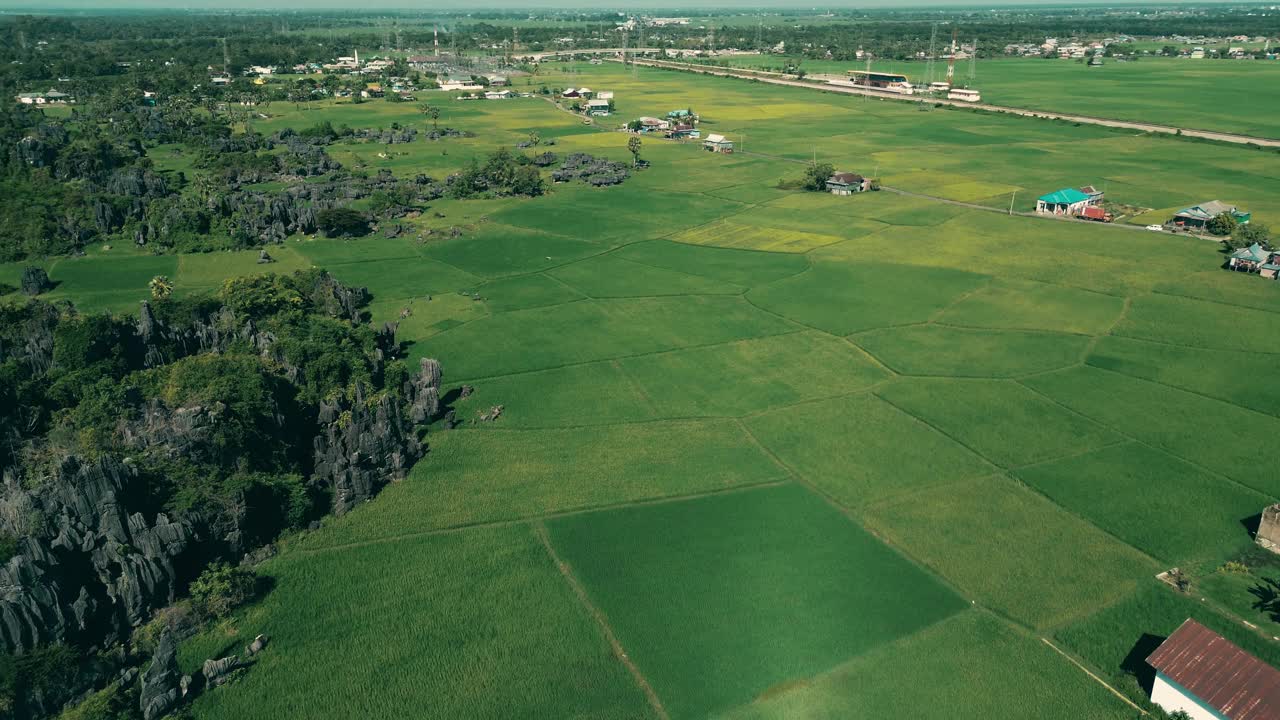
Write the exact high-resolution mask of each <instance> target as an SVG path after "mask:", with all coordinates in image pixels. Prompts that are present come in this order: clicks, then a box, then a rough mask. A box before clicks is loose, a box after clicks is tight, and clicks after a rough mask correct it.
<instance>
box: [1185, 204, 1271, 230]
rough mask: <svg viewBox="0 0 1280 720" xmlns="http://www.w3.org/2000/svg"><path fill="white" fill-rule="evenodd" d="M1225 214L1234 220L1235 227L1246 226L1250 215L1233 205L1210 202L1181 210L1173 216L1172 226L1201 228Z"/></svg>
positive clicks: (1250, 217)
mask: <svg viewBox="0 0 1280 720" xmlns="http://www.w3.org/2000/svg"><path fill="white" fill-rule="evenodd" d="M1223 214H1227V215H1230V216H1231V217H1233V218H1235V221H1236V224H1237V225H1248V224H1249V220H1250V219H1252V215H1250V214H1249V213H1247V212H1245V211H1243V210H1241V209H1240V208H1238V207H1236V206H1235V205H1228V204H1227V203H1224V202H1222V201H1221V200H1210V201H1209V202H1206V203H1200V204H1199V205H1192V206H1191V207H1189V208H1183V209H1181V210H1179V211H1178V212H1177V214H1176V215H1174V216H1173V224H1174V225H1181V226H1182V227H1190V228H1202V227H1204V226H1206V225H1208V224H1209V221H1210V220H1212V219H1214V218H1216V217H1218V216H1219V215H1223Z"/></svg>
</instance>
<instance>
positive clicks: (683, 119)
mask: <svg viewBox="0 0 1280 720" xmlns="http://www.w3.org/2000/svg"><path fill="white" fill-rule="evenodd" d="M667 119H668V120H670V121H672V122H677V123H692V122H694V121H695V120H696V119H697V118H696V116H694V114H693V111H692V110H689V109H688V108H685V109H684V110H672V111H671V112H669V113H667Z"/></svg>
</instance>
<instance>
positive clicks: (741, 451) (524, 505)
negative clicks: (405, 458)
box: [308, 420, 787, 547]
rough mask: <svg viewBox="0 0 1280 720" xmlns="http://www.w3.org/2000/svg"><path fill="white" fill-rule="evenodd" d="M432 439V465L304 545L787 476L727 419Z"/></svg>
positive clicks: (464, 432)
mask: <svg viewBox="0 0 1280 720" xmlns="http://www.w3.org/2000/svg"><path fill="white" fill-rule="evenodd" d="M498 422H501V420H499V421H498ZM430 440H431V455H430V457H431V461H430V462H425V463H419V464H418V465H416V466H414V469H413V471H412V472H411V473H410V475H409V478H408V479H407V480H405V481H404V482H401V483H399V484H397V485H393V486H391V487H389V488H387V489H385V490H383V492H382V494H381V495H380V496H379V499H378V501H377V502H375V503H372V504H370V505H368V506H367V507H363V508H360V509H359V510H358V511H356V512H352V513H349V514H348V515H346V516H345V517H343V518H339V519H337V520H336V521H334V522H331V523H330V525H331V529H330V530H329V531H328V532H326V533H323V534H317V535H313V536H312V537H310V538H308V547H320V546H333V545H343V544H348V543H353V542H362V541H368V540H377V539H380V538H388V537H396V536H400V535H404V534H409V533H420V532H427V531H431V530H439V529H442V528H456V527H463V526H467V525H474V524H477V523H491V522H500V521H508V520H518V519H522V518H529V517H537V516H541V515H546V514H548V513H557V512H566V511H572V510H582V509H586V508H593V507H600V506H603V505H615V504H619V503H625V502H634V501H638V500H654V499H660V498H666V497H672V496H680V495H688V494H691V493H697V492H707V491H712V490H724V489H727V488H734V487H740V486H744V485H753V484H759V483H765V482H770V481H776V480H781V479H783V478H784V477H786V474H787V473H786V471H785V470H784V469H783V468H781V467H779V466H778V465H777V464H776V463H774V462H773V461H772V460H770V459H769V457H768V456H767V455H766V454H765V453H764V452H763V451H761V450H760V449H759V448H757V447H756V446H755V445H754V444H753V443H752V442H751V439H750V438H749V437H747V435H746V433H745V432H743V430H742V429H741V427H739V426H738V424H737V423H735V422H732V421H725V420H720V421H702V422H662V423H643V424H635V425H611V426H602V427H582V428H572V429H541V430H498V429H492V430H486V431H480V430H453V431H449V432H441V433H436V434H433V435H432V436H431V437H430Z"/></svg>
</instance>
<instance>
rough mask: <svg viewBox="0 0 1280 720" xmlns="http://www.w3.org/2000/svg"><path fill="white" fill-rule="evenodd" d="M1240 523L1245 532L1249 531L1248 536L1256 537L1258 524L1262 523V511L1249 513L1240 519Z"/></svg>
mask: <svg viewBox="0 0 1280 720" xmlns="http://www.w3.org/2000/svg"><path fill="white" fill-rule="evenodd" d="M1240 524H1241V525H1243V526H1244V529H1245V532H1247V533H1249V537H1251V538H1256V537H1257V536H1258V526H1260V525H1262V513H1258V514H1257V515H1250V516H1249V517H1247V518H1245V519H1243V520H1241V521H1240Z"/></svg>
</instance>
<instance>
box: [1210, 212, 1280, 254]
mask: <svg viewBox="0 0 1280 720" xmlns="http://www.w3.org/2000/svg"><path fill="white" fill-rule="evenodd" d="M1205 229H1206V230H1208V231H1209V232H1210V233H1211V234H1213V235H1217V236H1218V237H1221V238H1223V242H1224V243H1226V244H1227V246H1228V247H1231V248H1242V247H1248V246H1250V245H1253V244H1254V243H1257V244H1259V245H1261V246H1263V247H1264V248H1268V249H1270V248H1271V228H1269V227H1267V226H1266V225H1263V224H1262V223H1255V222H1249V223H1244V224H1241V223H1240V222H1239V221H1238V220H1236V218H1235V216H1234V215H1232V214H1231V213H1222V214H1220V215H1218V216H1217V217H1215V218H1213V219H1212V220H1210V221H1209V224H1208V225H1206V226H1205Z"/></svg>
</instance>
